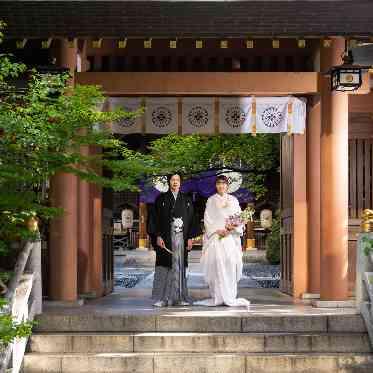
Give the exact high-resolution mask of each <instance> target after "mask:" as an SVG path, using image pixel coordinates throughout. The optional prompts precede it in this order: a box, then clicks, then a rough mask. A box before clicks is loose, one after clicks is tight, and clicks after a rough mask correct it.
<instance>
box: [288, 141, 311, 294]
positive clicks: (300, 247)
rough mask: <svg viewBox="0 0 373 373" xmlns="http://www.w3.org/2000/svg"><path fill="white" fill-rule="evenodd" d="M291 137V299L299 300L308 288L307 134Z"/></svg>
mask: <svg viewBox="0 0 373 373" xmlns="http://www.w3.org/2000/svg"><path fill="white" fill-rule="evenodd" d="M293 136H294V139H293V152H294V168H293V172H294V174H293V183H294V184H293V188H294V190H293V206H294V207H293V219H294V224H293V227H294V228H293V229H294V230H293V248H294V250H293V263H292V266H293V297H294V298H300V297H301V296H302V294H304V293H306V292H307V288H308V283H307V282H308V244H307V230H308V222H307V172H306V164H307V159H306V158H307V150H306V149H307V134H304V135H293Z"/></svg>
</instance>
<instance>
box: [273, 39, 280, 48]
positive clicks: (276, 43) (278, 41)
mask: <svg viewBox="0 0 373 373" xmlns="http://www.w3.org/2000/svg"><path fill="white" fill-rule="evenodd" d="M272 48H273V49H278V48H280V40H278V39H273V40H272Z"/></svg>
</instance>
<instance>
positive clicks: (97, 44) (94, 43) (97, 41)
mask: <svg viewBox="0 0 373 373" xmlns="http://www.w3.org/2000/svg"><path fill="white" fill-rule="evenodd" d="M92 47H93V48H96V49H99V48H101V47H102V39H93V40H92Z"/></svg>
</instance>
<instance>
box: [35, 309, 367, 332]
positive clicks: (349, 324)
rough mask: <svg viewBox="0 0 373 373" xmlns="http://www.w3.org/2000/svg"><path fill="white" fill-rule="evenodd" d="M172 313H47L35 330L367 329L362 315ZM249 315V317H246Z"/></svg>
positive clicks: (338, 330) (202, 330)
mask: <svg viewBox="0 0 373 373" xmlns="http://www.w3.org/2000/svg"><path fill="white" fill-rule="evenodd" d="M206 313H207V312H203V313H202V312H198V311H196V312H190V313H188V314H186V313H182V312H180V313H178V312H169V313H166V314H159V315H154V314H153V315H142V314H127V315H107V314H103V315H98V314H73V315H66V314H65V315H63V314H52V313H44V314H42V315H41V316H40V317H38V318H37V321H38V324H37V326H36V327H35V331H36V332H52V333H53V332H98V333H99V332H114V333H121V332H129V333H130V332H134V333H135V332H210V333H219V332H223V333H234V332H236V333H239V332H250V333H294V332H297V333H327V332H331V333H333V332H345V333H347V332H352V333H354V332H362V333H363V332H366V327H365V324H364V321H363V319H362V317H361V315H358V314H350V315H349V314H333V315H299V316H298V315H289V316H283V315H276V316H261V315H257V314H255V315H250V314H244V315H242V314H241V315H239V316H237V315H234V316H231V315H226V314H224V313H217V314H213V313H210V312H209V313H208V314H207V315H206ZM246 315H247V316H246Z"/></svg>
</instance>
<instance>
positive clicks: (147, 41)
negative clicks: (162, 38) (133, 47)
mask: <svg viewBox="0 0 373 373" xmlns="http://www.w3.org/2000/svg"><path fill="white" fill-rule="evenodd" d="M144 48H145V49H151V48H152V38H149V39H145V40H144Z"/></svg>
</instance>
